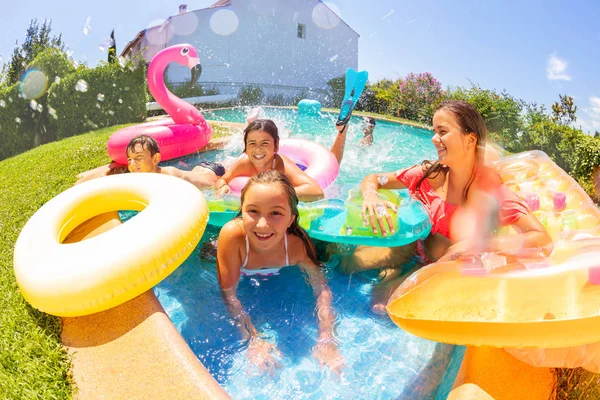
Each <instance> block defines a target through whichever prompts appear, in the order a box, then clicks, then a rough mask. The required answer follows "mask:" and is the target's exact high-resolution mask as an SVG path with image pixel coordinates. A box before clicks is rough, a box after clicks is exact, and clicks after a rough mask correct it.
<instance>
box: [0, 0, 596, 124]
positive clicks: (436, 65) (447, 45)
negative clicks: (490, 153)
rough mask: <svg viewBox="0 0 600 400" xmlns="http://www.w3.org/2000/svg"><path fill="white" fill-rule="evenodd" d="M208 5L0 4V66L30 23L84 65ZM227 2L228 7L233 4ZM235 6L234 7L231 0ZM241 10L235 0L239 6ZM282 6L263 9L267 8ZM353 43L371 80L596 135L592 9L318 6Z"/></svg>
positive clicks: (136, 0)
mask: <svg viewBox="0 0 600 400" xmlns="http://www.w3.org/2000/svg"><path fill="white" fill-rule="evenodd" d="M215 1H216V0H189V1H183V0H179V1H171V0H152V1H148V0H143V1H142V0H119V1H117V0H102V1H94V2H83V1H80V2H75V1H64V0H56V1H48V0H29V1H27V2H25V3H19V2H10V5H9V2H8V0H1V1H0V5H1V6H2V10H3V11H2V13H0V33H1V35H0V58H1V60H0V63H3V62H6V61H8V60H10V57H11V55H12V51H13V48H14V45H15V41H18V42H19V43H22V41H23V39H24V38H25V31H26V29H27V27H28V26H29V21H30V20H31V19H36V18H37V19H38V21H43V20H45V19H49V20H51V21H52V31H53V33H62V35H63V40H64V42H65V43H66V44H67V46H68V47H69V49H70V51H72V57H73V58H74V59H75V60H77V61H80V62H85V63H87V64H88V65H89V66H95V65H97V63H98V62H99V61H100V60H105V59H106V51H107V50H106V48H107V47H108V39H109V36H110V32H111V30H112V29H114V30H115V39H116V44H117V52H118V53H120V52H121V51H122V50H123V48H124V47H125V45H126V44H127V42H129V41H130V40H132V39H133V38H134V37H135V35H136V34H137V32H139V31H140V30H143V29H145V28H147V27H149V26H154V25H157V24H159V23H161V22H162V21H164V19H166V18H168V17H169V16H171V15H174V14H176V13H177V12H178V6H179V4H182V3H185V4H187V6H188V10H196V9H200V8H205V7H207V6H210V5H211V4H213V3H214V2H215ZM234 1H236V0H234ZM240 1H242V0H240ZM244 1H245V0H244ZM283 1H285V0H272V3H273V4H277V3H278V2H283ZM325 3H326V4H327V5H329V6H330V8H332V9H333V10H334V11H335V12H336V13H338V15H339V16H340V17H341V18H342V19H343V20H344V21H345V22H346V23H347V24H348V25H349V26H350V27H351V28H352V29H354V30H355V31H356V32H357V33H358V34H359V35H360V39H359V58H358V67H359V69H361V70H367V71H369V76H370V80H371V81H376V80H379V79H382V78H392V79H397V78H399V77H404V76H406V75H407V74H408V73H410V72H415V73H418V72H430V73H432V74H433V76H434V77H436V78H437V79H438V80H439V81H440V82H441V83H442V85H443V86H444V87H447V86H469V85H470V82H474V83H477V84H479V85H480V86H481V87H482V88H485V89H496V90H498V91H502V90H506V91H507V92H508V93H509V94H511V95H512V96H514V97H516V98H519V99H523V100H524V101H526V102H528V103H532V102H535V103H537V104H544V105H545V106H546V108H547V109H548V110H549V109H550V107H551V105H552V103H554V102H555V101H558V100H559V94H567V95H569V96H572V97H573V98H574V102H575V104H576V105H577V106H578V110H577V121H576V122H575V124H574V125H575V126H576V127H578V128H582V129H583V130H584V131H587V132H591V133H593V132H594V131H595V130H598V131H600V73H599V72H600V1H597V0H573V1H571V2H565V1H564V0H500V1H491V0H412V1H404V0H371V1H364V0H331V1H329V0H327V1H325Z"/></svg>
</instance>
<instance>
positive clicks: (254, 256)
mask: <svg viewBox="0 0 600 400" xmlns="http://www.w3.org/2000/svg"><path fill="white" fill-rule="evenodd" d="M251 154H252V153H251ZM297 206H298V197H297V196H296V192H295V191H294V187H293V186H292V184H291V182H290V180H289V179H288V178H287V177H286V176H285V175H283V174H282V173H280V172H278V171H274V170H267V171H264V172H260V173H258V174H257V175H254V176H253V177H252V178H250V180H249V181H248V183H247V184H246V186H245V187H244V189H242V193H241V211H240V214H239V216H238V218H236V219H234V220H232V221H230V222H228V223H227V224H226V225H225V226H224V227H223V229H221V232H220V234H219V239H218V244H217V246H218V247H217V273H218V278H219V285H220V287H221V293H222V295H223V299H224V301H225V304H226V305H227V308H228V310H229V312H230V314H231V315H232V316H233V318H234V319H235V320H236V321H237V323H238V324H239V325H238V326H239V328H240V331H241V333H242V335H243V337H244V338H245V339H247V340H249V344H248V346H249V348H248V357H249V359H250V361H251V362H252V363H253V364H255V365H257V366H258V367H259V368H260V369H262V370H263V371H268V372H269V373H272V372H273V370H274V369H275V367H277V366H278V365H279V363H278V362H277V357H278V356H280V354H279V351H278V350H277V348H276V347H275V346H274V345H273V344H271V343H270V342H267V341H266V340H264V339H262V338H261V337H260V334H259V332H258V331H257V330H256V328H255V327H254V325H253V324H252V321H251V319H250V316H249V315H248V314H246V313H245V312H244V310H243V307H242V304H241V302H240V300H239V299H238V297H237V286H238V282H239V280H240V276H242V275H244V276H251V275H276V274H277V273H278V272H279V270H280V269H281V268H284V267H287V266H292V265H298V266H299V267H300V268H301V269H302V270H303V271H304V272H305V274H307V276H308V280H309V283H310V285H311V286H312V288H313V293H314V295H315V297H316V299H317V307H316V315H317V318H318V325H319V336H318V339H317V344H316V346H315V347H314V356H315V358H316V359H317V360H319V362H320V363H321V364H322V365H327V366H329V367H330V368H331V369H332V370H334V371H336V372H339V370H340V369H341V368H342V366H343V359H342V357H341V356H340V354H339V351H338V349H337V344H336V342H335V338H334V336H333V331H332V330H333V323H334V319H335V314H334V310H333V308H332V307H331V298H332V296H331V291H330V290H329V287H328V285H327V282H326V280H325V277H324V276H323V274H322V272H321V270H320V268H319V267H318V265H319V262H318V261H317V254H316V250H315V247H314V245H313V243H312V241H311V240H310V238H309V237H308V234H307V233H306V232H305V231H304V230H303V229H302V228H301V227H300V226H299V225H298V208H297Z"/></svg>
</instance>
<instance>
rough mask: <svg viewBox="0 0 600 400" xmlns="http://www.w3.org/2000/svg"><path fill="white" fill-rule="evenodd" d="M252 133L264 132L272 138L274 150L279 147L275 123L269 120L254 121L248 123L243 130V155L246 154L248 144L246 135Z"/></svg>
mask: <svg viewBox="0 0 600 400" xmlns="http://www.w3.org/2000/svg"><path fill="white" fill-rule="evenodd" d="M254 131H265V132H267V133H268V134H269V135H271V137H272V138H273V141H274V142H275V150H277V148H278V147H279V130H278V129H277V125H275V122H273V121H271V120H270V119H255V120H254V121H252V122H250V123H249V124H248V126H247V127H246V129H244V153H245V152H246V143H247V142H248V134H249V133H250V132H254Z"/></svg>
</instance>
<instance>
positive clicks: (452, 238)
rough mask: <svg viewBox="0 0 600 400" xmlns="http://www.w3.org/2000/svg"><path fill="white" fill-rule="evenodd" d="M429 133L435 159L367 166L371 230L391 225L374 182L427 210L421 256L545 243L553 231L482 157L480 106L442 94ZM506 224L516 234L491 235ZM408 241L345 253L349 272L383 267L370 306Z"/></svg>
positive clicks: (380, 299)
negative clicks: (377, 168) (383, 169)
mask: <svg viewBox="0 0 600 400" xmlns="http://www.w3.org/2000/svg"><path fill="white" fill-rule="evenodd" d="M433 130H434V135H433V138H432V139H431V140H432V142H433V144H434V145H435V147H436V149H437V151H438V160H437V161H435V162H430V161H425V162H423V163H422V164H421V165H415V166H412V167H409V168H405V169H402V170H399V171H396V172H389V173H382V174H371V175H368V176H367V177H366V178H364V180H363V182H362V184H361V191H362V194H363V199H364V201H363V205H362V212H363V219H364V221H365V224H370V226H371V227H372V228H373V232H374V233H376V232H380V233H381V234H382V235H383V236H386V235H387V233H388V231H389V232H390V233H394V232H393V229H392V226H393V225H392V216H391V215H390V213H389V210H390V209H394V207H395V206H394V205H393V204H392V203H389V202H386V201H384V200H382V199H381V198H380V197H379V195H378V193H377V190H378V189H379V188H385V189H402V188H408V190H409V192H410V193H411V195H412V196H413V197H415V198H417V199H418V200H420V201H421V202H422V203H423V204H424V205H425V207H426V208H427V210H428V211H429V214H430V217H431V220H432V223H433V227H432V229H431V234H430V235H429V237H428V238H427V239H426V240H425V241H424V242H423V243H420V242H419V243H417V244H416V249H417V252H418V254H419V255H420V258H421V261H422V263H430V262H432V261H436V260H438V259H440V258H444V259H451V258H456V257H458V256H459V255H460V254H461V253H477V252H483V251H510V250H517V249H521V248H540V249H542V251H543V252H544V253H546V254H548V253H549V252H550V251H551V248H550V245H551V242H552V240H551V238H550V236H549V235H548V233H547V232H546V230H545V229H544V227H543V226H542V225H541V223H540V222H539V221H538V220H537V219H536V218H535V217H534V216H533V214H531V213H530V211H529V209H528V207H527V205H526V203H525V202H524V201H523V200H522V199H521V198H519V197H518V196H517V195H515V194H514V193H513V192H512V191H511V190H510V189H509V188H508V187H507V186H506V185H504V184H503V182H502V179H501V178H500V176H499V175H498V174H497V173H496V172H495V171H494V170H493V169H491V168H489V167H487V166H485V165H484V151H485V141H486V133H487V129H486V126H485V122H484V120H483V117H482V116H481V114H480V113H479V112H478V111H477V109H475V107H473V106H472V105H471V104H469V103H467V102H464V101H447V102H444V103H442V104H441V105H440V107H438V109H437V110H436V111H435V113H434V116H433ZM498 223H499V224H500V225H512V226H513V227H514V229H515V230H516V231H517V232H518V233H519V234H518V235H514V236H501V237H491V236H490V234H491V231H492V230H493V228H494V225H495V224H498ZM408 255H410V251H407V248H392V249H385V250H381V249H372V248H367V247H363V248H359V249H357V251H356V252H355V253H354V254H353V255H352V256H350V257H349V258H348V257H347V258H346V259H345V262H344V264H343V268H342V269H345V270H346V271H347V272H352V271H362V270H366V269H373V268H381V267H382V266H383V267H387V268H384V270H383V271H382V272H383V273H384V275H385V276H384V277H383V281H384V282H383V284H382V285H381V286H380V287H379V288H378V290H377V291H376V295H375V298H374V306H373V307H374V310H375V311H379V312H382V311H383V310H384V305H385V303H386V302H387V298H388V297H389V295H390V294H391V292H392V291H393V289H394V288H395V287H396V286H397V285H398V284H399V283H400V282H401V281H402V280H403V278H404V276H405V275H402V271H401V268H398V267H399V266H400V265H403V264H405V263H406V262H407V261H408V257H407V256H408Z"/></svg>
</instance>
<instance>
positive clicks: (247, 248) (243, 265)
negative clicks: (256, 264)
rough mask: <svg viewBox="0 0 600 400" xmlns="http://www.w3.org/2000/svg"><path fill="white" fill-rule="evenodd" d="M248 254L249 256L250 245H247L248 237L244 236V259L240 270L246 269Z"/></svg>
mask: <svg viewBox="0 0 600 400" xmlns="http://www.w3.org/2000/svg"><path fill="white" fill-rule="evenodd" d="M248 254H250V243H248V235H246V258H245V259H244V263H243V264H242V266H241V267H240V269H244V268H246V265H248Z"/></svg>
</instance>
